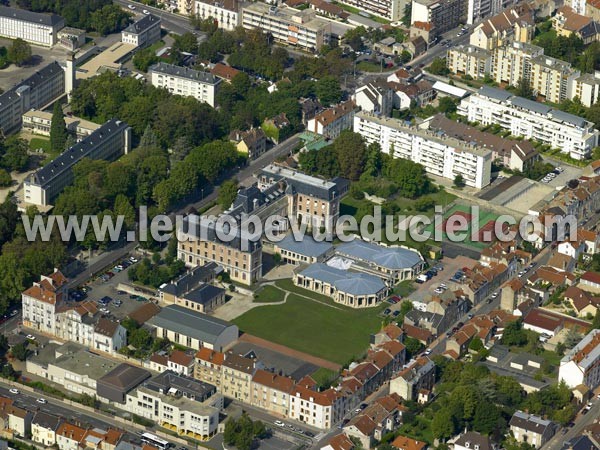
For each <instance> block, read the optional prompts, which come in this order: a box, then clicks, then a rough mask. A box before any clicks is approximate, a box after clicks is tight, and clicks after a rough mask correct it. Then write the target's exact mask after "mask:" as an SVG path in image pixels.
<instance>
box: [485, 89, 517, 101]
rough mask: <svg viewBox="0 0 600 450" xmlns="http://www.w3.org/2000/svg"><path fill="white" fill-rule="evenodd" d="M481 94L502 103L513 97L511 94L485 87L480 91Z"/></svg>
mask: <svg viewBox="0 0 600 450" xmlns="http://www.w3.org/2000/svg"><path fill="white" fill-rule="evenodd" d="M479 93H480V94H481V95H485V96H486V97H490V98H493V99H496V100H499V101H501V102H503V101H505V100H508V99H509V98H510V97H512V94H511V93H510V92H507V91H503V90H502V89H497V88H493V87H489V86H483V87H482V88H481V89H479Z"/></svg>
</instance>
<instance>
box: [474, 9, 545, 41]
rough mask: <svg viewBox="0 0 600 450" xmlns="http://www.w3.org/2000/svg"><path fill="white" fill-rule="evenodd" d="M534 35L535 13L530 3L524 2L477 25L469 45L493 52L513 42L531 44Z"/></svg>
mask: <svg viewBox="0 0 600 450" xmlns="http://www.w3.org/2000/svg"><path fill="white" fill-rule="evenodd" d="M492 3H495V2H492ZM501 3H505V2H504V1H502V2H501ZM534 34H535V20H534V12H533V10H532V9H531V7H530V6H529V4H528V3H526V2H522V3H519V4H518V5H515V6H512V7H509V8H507V9H505V10H504V11H501V12H498V13H497V14H496V15H494V16H492V17H490V18H489V19H487V20H485V21H483V22H481V23H480V24H479V25H477V26H476V27H475V28H474V29H473V32H472V33H471V35H470V37H469V43H470V44H471V45H472V46H475V47H479V48H481V49H483V50H488V51H493V50H494V49H496V48H498V47H501V46H503V45H506V44H508V43H510V42H512V41H516V42H521V43H529V42H531V40H532V39H533V35H534Z"/></svg>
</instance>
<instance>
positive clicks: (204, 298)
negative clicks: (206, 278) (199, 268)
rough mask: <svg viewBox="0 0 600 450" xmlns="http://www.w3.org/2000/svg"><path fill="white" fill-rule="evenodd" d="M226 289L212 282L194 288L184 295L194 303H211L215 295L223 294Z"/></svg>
mask: <svg viewBox="0 0 600 450" xmlns="http://www.w3.org/2000/svg"><path fill="white" fill-rule="evenodd" d="M224 292H225V289H223V288H220V287H218V286H213V285H212V284H203V285H201V286H200V287H198V288H197V289H194V290H192V291H190V292H188V293H187V294H185V295H184V296H183V298H185V299H186V300H189V301H190V302H194V303H200V304H202V305H205V304H206V303H210V302H211V301H212V300H213V299H214V298H215V297H218V296H219V295H221V294H223V293H224Z"/></svg>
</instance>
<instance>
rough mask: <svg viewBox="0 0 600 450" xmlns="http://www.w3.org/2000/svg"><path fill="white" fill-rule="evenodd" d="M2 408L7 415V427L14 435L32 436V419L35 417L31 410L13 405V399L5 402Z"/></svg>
mask: <svg viewBox="0 0 600 450" xmlns="http://www.w3.org/2000/svg"><path fill="white" fill-rule="evenodd" d="M6 400H9V399H6ZM2 410H3V411H4V413H5V415H6V419H5V427H6V428H8V429H9V430H10V431H11V432H12V435H13V437H27V436H31V421H32V419H33V413H32V412H31V411H29V410H27V409H23V408H19V407H17V406H15V405H13V402H12V400H9V401H8V403H4V404H3V406H2Z"/></svg>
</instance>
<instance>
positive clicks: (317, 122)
mask: <svg viewBox="0 0 600 450" xmlns="http://www.w3.org/2000/svg"><path fill="white" fill-rule="evenodd" d="M355 110H356V105H355V104H354V101H353V100H347V101H345V102H342V103H340V104H338V105H334V106H332V107H331V108H327V109H324V110H323V111H321V112H320V113H317V114H316V115H315V116H314V117H313V118H312V119H309V121H308V125H307V127H306V128H307V130H308V131H312V132H313V133H317V134H320V135H322V136H325V137H326V138H327V139H336V138H337V137H338V136H339V135H340V133H341V132H342V131H344V130H351V129H352V123H353V120H354V111H355Z"/></svg>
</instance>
